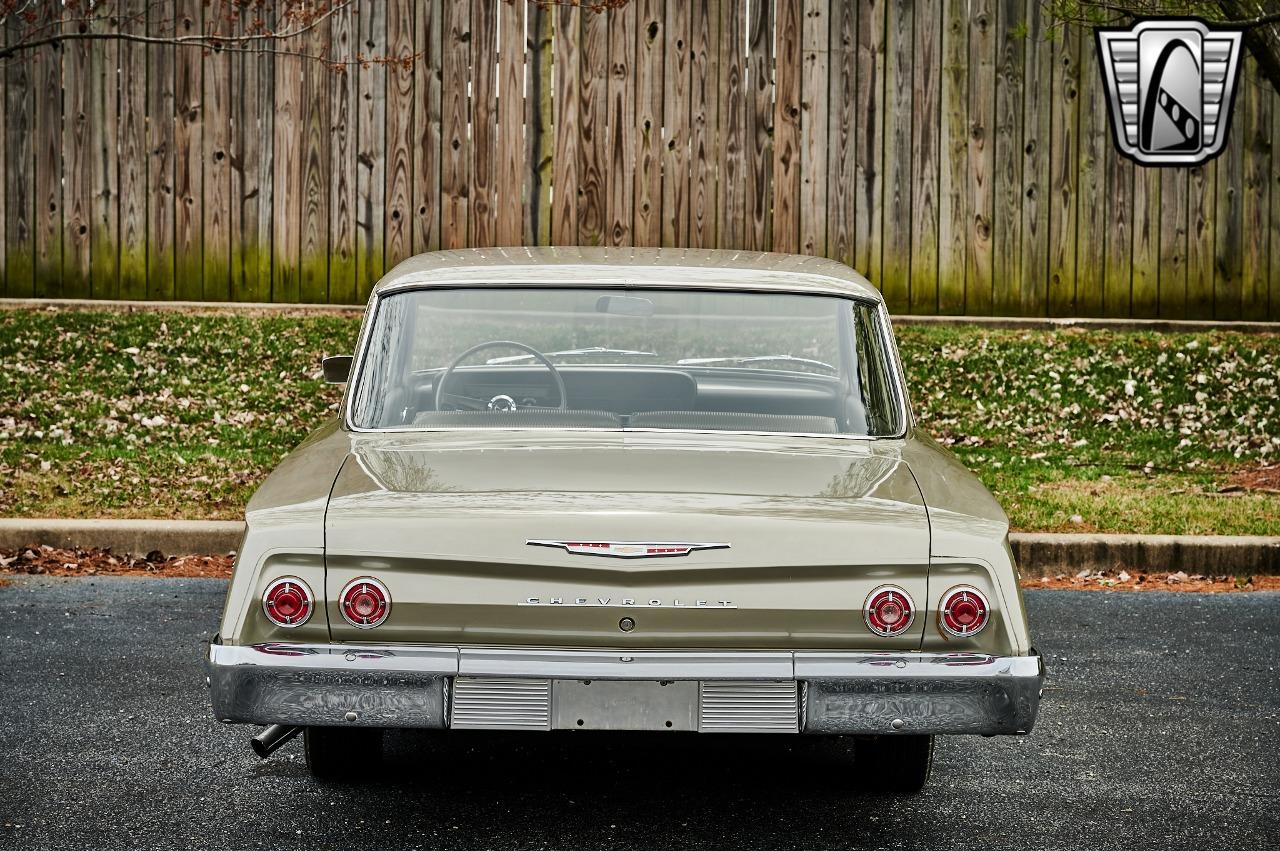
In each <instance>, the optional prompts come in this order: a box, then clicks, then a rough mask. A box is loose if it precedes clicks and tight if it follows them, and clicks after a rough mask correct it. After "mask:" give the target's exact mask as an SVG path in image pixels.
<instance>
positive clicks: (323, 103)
mask: <svg viewBox="0 0 1280 851" xmlns="http://www.w3.org/2000/svg"><path fill="white" fill-rule="evenodd" d="M330 23H331V22H330V20H324V21H321V22H320V23H319V24H317V25H316V26H315V27H313V28H312V29H311V30H310V31H309V32H308V33H307V35H306V39H305V41H304V42H303V43H302V44H300V45H299V48H300V49H301V50H303V51H304V52H305V53H307V54H308V55H310V56H323V57H327V55H328V52H329V44H330V36H329V30H330ZM306 63H307V64H306V65H305V66H304V68H303V75H304V76H303V81H302V110H303V112H302V145H303V147H302V221H301V223H300V225H301V232H300V233H299V237H298V239H299V248H298V253H299V255H300V262H301V276H300V278H299V279H298V291H299V294H300V296H301V299H302V300H303V301H305V302H323V301H327V300H328V298H329V263H328V260H329V193H330V170H329V151H330V146H329V136H330V133H329V114H330V106H329V83H330V82H331V81H332V80H333V78H334V77H335V76H336V75H335V74H334V72H333V71H331V70H329V68H328V67H327V66H326V65H325V64H323V63H322V62H317V61H315V60H311V59H308V60H306Z"/></svg>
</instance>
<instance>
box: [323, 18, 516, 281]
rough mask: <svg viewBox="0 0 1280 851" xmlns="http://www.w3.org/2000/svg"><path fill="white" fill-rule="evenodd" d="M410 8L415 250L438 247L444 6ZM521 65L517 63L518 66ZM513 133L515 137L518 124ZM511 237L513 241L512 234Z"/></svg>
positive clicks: (418, 251) (411, 197) (411, 135)
mask: <svg viewBox="0 0 1280 851" xmlns="http://www.w3.org/2000/svg"><path fill="white" fill-rule="evenodd" d="M503 6H504V7H505V6H506V4H505V3H504V4H503ZM414 10H415V14H416V15H417V17H416V19H415V20H414V31H413V41H414V53H415V56H416V57H417V59H416V62H415V65H414V68H413V71H412V74H413V115H414V125H413V127H411V128H410V130H409V137H410V139H411V140H412V145H413V162H412V174H413V183H412V188H411V190H410V193H409V209H410V210H412V211H413V234H412V236H413V252H414V253H415V254H418V253H421V252H423V251H435V250H436V249H438V248H439V247H440V167H441V156H442V154H441V149H440V145H441V139H442V138H443V136H442V133H443V128H442V118H441V110H442V109H443V101H442V97H443V93H442V89H441V74H442V66H441V61H442V59H441V52H442V50H443V42H442V38H443V31H444V20H443V16H444V10H443V9H441V8H440V7H439V5H438V4H416V5H415V7H414ZM516 41H517V42H518V43H519V45H520V48H521V49H523V47H524V33H523V32H521V33H519V34H518V35H516ZM523 70H524V69H523V68H522V69H521V71H523ZM522 84H523V81H521V80H520V79H518V78H517V80H516V88H517V89H519V87H520V86H521V85H522ZM516 135H517V139H518V137H519V129H518V128H517V131H516ZM517 144H518V141H517ZM517 185H519V184H518V183H517ZM519 212H520V211H517V214H519ZM516 241H517V242H518V241H519V237H518V236H517V238H516ZM330 286H332V284H331V285H330Z"/></svg>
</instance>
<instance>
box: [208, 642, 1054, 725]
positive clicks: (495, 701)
mask: <svg viewBox="0 0 1280 851" xmlns="http://www.w3.org/2000/svg"><path fill="white" fill-rule="evenodd" d="M208 672H209V685H210V689H211V692H212V697H213V711H214V714H215V716H216V717H218V718H219V719H220V720H223V721H228V722H239V723H250V724H295V725H304V726H308V725H310V726H324V725H355V726H372V727H436V728H441V727H454V728H485V729H542V730H547V729H557V728H561V727H570V728H571V727H572V726H573V725H574V723H575V722H574V721H573V719H571V718H570V717H569V716H570V715H572V714H573V713H572V712H568V711H567V710H565V708H564V706H561V705H559V704H558V701H559V700H563V701H568V700H570V699H572V700H574V701H578V702H579V703H580V702H581V701H584V700H585V701H587V703H588V705H589V704H590V703H591V702H592V701H595V700H599V699H603V698H596V697H584V696H583V694H582V689H580V688H576V687H571V684H583V683H588V682H590V681H634V682H636V683H641V682H648V683H673V684H683V685H680V686H679V687H677V688H675V689H672V690H671V691H670V692H665V691H664V692H662V693H661V694H662V695H664V698H663V699H664V700H665V699H666V695H675V694H678V693H679V694H686V695H687V698H686V700H687V702H688V705H689V706H690V707H691V708H690V712H689V713H688V719H687V723H686V722H685V721H683V720H682V721H681V722H680V723H679V724H677V725H672V724H668V725H666V726H667V727H668V728H669V729H692V730H700V731H703V732H711V731H724V732H805V733H856V734H882V733H904V734H908V733H916V734H920V733H977V734H982V735H995V734H1017V733H1027V732H1030V730H1031V727H1032V725H1033V724H1034V723H1035V719H1036V712H1037V710H1038V708H1039V704H1040V690H1041V687H1042V686H1043V684H1044V678H1045V672H1044V663H1043V661H1042V660H1041V658H1040V657H1039V656H1038V655H1031V656H1010V657H998V656H983V655H975V654H968V653H953V654H937V653H864V652H820V651H773V652H771V651H742V652H699V651H668V650H631V651H622V650H618V651H607V650H523V649H506V648H465V647H464V648H459V647H425V646H419V647H389V646H355V645H293V644H262V645H254V646H250V647H230V646H226V645H222V644H218V643H216V642H215V643H213V644H211V645H210V647H209V660H208ZM562 682H563V683H565V685H564V686H562V687H561V688H559V689H558V688H557V687H556V684H557V683H562ZM695 683H696V686H695ZM600 692H601V690H597V694H599V693H600ZM557 694H562V695H563V697H562V698H557ZM610 699H611V700H613V701H614V703H613V705H615V706H616V705H618V703H617V701H616V695H614V696H613V697H612V698H610ZM574 705H575V706H576V705H578V704H577V703H575V704H574ZM636 723H641V722H640V721H637V722H636ZM644 723H646V724H647V723H648V722H647V721H645V722H644ZM627 725H628V721H627V718H626V717H620V718H619V719H618V723H617V724H616V725H613V726H610V727H608V729H637V727H629V726H627ZM579 726H581V725H580V724H579ZM638 729H648V727H647V726H644V727H638Z"/></svg>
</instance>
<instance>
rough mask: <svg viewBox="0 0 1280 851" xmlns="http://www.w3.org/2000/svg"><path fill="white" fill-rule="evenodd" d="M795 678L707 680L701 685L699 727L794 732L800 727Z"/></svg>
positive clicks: (705, 729) (720, 730)
mask: <svg viewBox="0 0 1280 851" xmlns="http://www.w3.org/2000/svg"><path fill="white" fill-rule="evenodd" d="M797 701H798V694H797V688H796V683H794V682H778V683H770V682H720V681H706V682H703V683H702V687H701V706H700V708H699V716H700V717H699V723H698V729H699V730H701V731H702V732H704V733H795V732H797V731H798V730H799V712H798V704H797Z"/></svg>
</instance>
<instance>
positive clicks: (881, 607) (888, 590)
mask: <svg viewBox="0 0 1280 851" xmlns="http://www.w3.org/2000/svg"><path fill="white" fill-rule="evenodd" d="M915 609H916V607H915V605H914V604H913V603H912V602H911V597H910V595H908V594H907V592H906V591H903V590H902V589H901V588H898V587H896V586H893V585H885V586H883V587H880V588H877V589H876V590H874V591H872V592H871V594H870V595H868V597H867V603H866V606H865V607H864V608H863V615H864V616H865V617H866V620H867V627H868V628H870V630H871V631H872V632H874V633H875V634H876V635H884V636H892V635H901V634H902V633H904V632H906V631H907V630H908V629H909V628H910V627H911V622H912V621H913V620H915V619H916V611H915Z"/></svg>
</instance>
